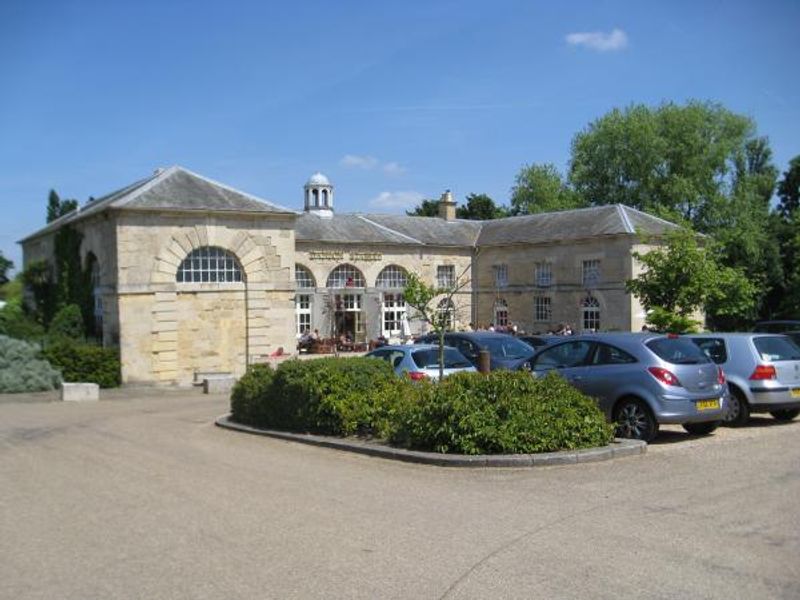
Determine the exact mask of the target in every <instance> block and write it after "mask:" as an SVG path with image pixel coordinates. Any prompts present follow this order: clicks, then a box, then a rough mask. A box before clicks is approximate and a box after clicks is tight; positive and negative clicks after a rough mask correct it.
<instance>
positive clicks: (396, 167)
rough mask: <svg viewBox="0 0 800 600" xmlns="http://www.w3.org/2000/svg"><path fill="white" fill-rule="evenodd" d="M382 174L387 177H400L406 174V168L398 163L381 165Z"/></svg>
mask: <svg viewBox="0 0 800 600" xmlns="http://www.w3.org/2000/svg"><path fill="white" fill-rule="evenodd" d="M382 168H383V172H384V173H386V174H387V175H402V174H403V173H405V172H406V168H405V167H404V166H403V165H401V164H400V163H398V162H394V161H391V162H387V163H384V165H383V167H382Z"/></svg>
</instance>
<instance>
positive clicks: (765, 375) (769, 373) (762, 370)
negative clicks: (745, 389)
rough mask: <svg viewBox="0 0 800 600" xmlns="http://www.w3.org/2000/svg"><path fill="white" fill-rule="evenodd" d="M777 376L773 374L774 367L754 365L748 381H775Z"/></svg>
mask: <svg viewBox="0 0 800 600" xmlns="http://www.w3.org/2000/svg"><path fill="white" fill-rule="evenodd" d="M777 378H778V374H777V373H776V372H775V367H773V366H772V365H756V370H755V371H753V374H752V375H750V379H752V380H754V381H763V380H764V379H777Z"/></svg>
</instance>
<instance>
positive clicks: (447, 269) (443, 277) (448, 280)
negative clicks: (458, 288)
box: [436, 265, 456, 289]
mask: <svg viewBox="0 0 800 600" xmlns="http://www.w3.org/2000/svg"><path fill="white" fill-rule="evenodd" d="M436 285H437V286H438V287H439V288H444V289H450V288H454V287H455V285H456V268H455V266H454V265H439V266H437V267H436Z"/></svg>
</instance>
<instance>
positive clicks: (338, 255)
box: [308, 250, 383, 262]
mask: <svg viewBox="0 0 800 600" xmlns="http://www.w3.org/2000/svg"><path fill="white" fill-rule="evenodd" d="M345 254H347V260H350V261H354V262H358V261H362V262H378V261H381V260H383V254H382V253H380V252H347V253H345V252H343V251H341V250H311V251H310V252H309V253H308V258H309V260H335V261H343V260H344V258H345Z"/></svg>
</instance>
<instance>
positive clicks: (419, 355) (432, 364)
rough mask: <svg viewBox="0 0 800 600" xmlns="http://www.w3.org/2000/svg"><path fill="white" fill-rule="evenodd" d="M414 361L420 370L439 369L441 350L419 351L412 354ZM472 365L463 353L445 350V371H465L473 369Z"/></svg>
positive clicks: (450, 349) (452, 349)
mask: <svg viewBox="0 0 800 600" xmlns="http://www.w3.org/2000/svg"><path fill="white" fill-rule="evenodd" d="M411 358H412V359H414V364H415V365H417V366H418V367H419V368H420V369H438V368H439V350H438V348H431V349H429V350H417V351H416V352H413V353H412V354H411ZM471 366H472V363H471V362H469V361H468V360H467V359H466V358H464V357H463V356H462V355H461V353H460V352H459V351H458V350H456V349H455V348H445V349H444V368H445V369H463V368H465V367H471Z"/></svg>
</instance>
